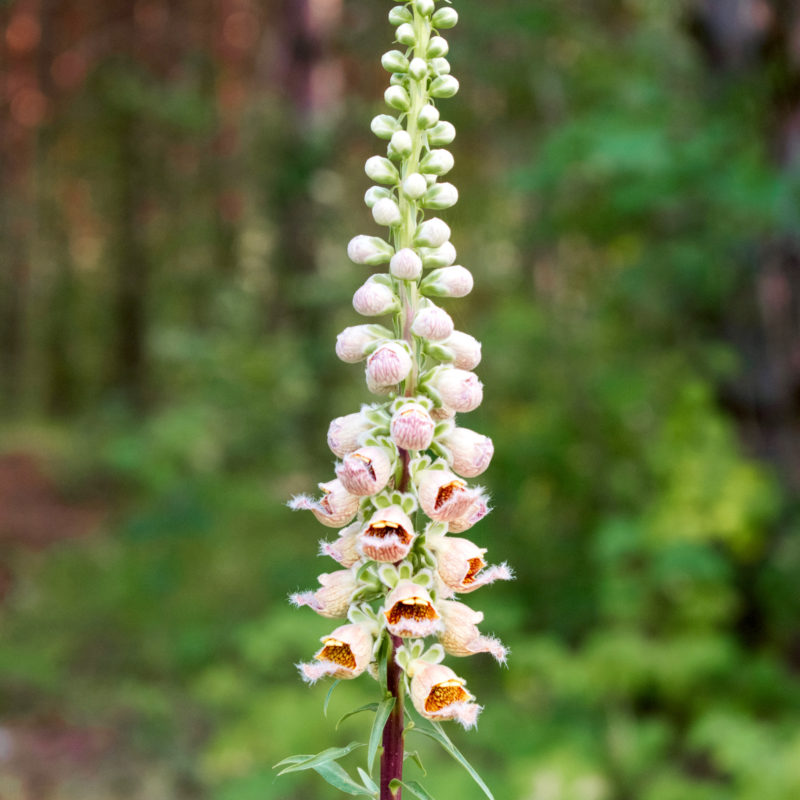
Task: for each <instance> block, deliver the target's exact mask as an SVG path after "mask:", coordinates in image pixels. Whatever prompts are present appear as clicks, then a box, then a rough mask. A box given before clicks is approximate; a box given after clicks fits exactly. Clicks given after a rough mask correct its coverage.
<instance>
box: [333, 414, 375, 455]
mask: <svg viewBox="0 0 800 800" xmlns="http://www.w3.org/2000/svg"><path fill="white" fill-rule="evenodd" d="M370 428H371V425H370V423H369V420H367V419H366V418H365V417H364V415H363V414H362V413H361V412H360V411H356V412H355V413H354V414H347V415H345V416H343V417H336V419H334V420H332V421H331V424H330V425H329V426H328V447H329V448H330V449H331V452H332V453H333V454H334V455H335V456H338V457H339V458H344V456H346V455H347V454H348V453H352V452H353V450H358V447H359V444H360V442H359V439H360V438H361V436H362V435H363V434H365V433H366V432H367V431H368V430H370Z"/></svg>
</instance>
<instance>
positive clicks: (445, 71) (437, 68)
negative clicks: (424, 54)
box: [430, 58, 450, 75]
mask: <svg viewBox="0 0 800 800" xmlns="http://www.w3.org/2000/svg"><path fill="white" fill-rule="evenodd" d="M430 66H431V71H432V72H433V73H434V75H449V74H450V62H449V61H448V60H447V59H446V58H432V59H431V60H430Z"/></svg>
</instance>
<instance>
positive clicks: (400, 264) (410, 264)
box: [389, 247, 422, 281]
mask: <svg viewBox="0 0 800 800" xmlns="http://www.w3.org/2000/svg"><path fill="white" fill-rule="evenodd" d="M389 271H390V272H391V273H392V275H394V277H395V278H400V279H402V280H404V281H415V280H417V278H419V276H420V275H422V259H421V258H420V257H419V256H418V255H417V254H416V253H415V252H414V251H413V250H412V249H411V248H409V247H404V248H403V249H402V250H398V251H397V252H396V253H395V254H394V255H393V256H392V260H391V261H390V262H389Z"/></svg>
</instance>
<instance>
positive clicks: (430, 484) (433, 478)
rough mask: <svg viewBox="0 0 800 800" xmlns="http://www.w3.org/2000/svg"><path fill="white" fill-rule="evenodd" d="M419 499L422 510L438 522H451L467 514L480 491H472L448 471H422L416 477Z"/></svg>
mask: <svg viewBox="0 0 800 800" xmlns="http://www.w3.org/2000/svg"><path fill="white" fill-rule="evenodd" d="M416 484H417V497H418V498H419V504H420V506H421V507H422V510H423V511H424V512H425V513H426V514H427V515H428V516H429V517H430V518H431V519H432V520H436V521H437V522H449V521H450V520H454V519H459V518H460V517H462V516H463V515H464V514H466V513H467V512H468V511H469V509H470V508H471V507H472V505H473V504H474V503H475V499H476V498H477V497H479V496H480V490H479V489H470V488H468V487H467V485H466V483H465V482H464V481H463V480H461V478H459V477H458V476H456V475H454V474H453V473H452V472H450V470H447V469H444V470H442V469H426V470H421V471H420V472H418V473H417V476H416Z"/></svg>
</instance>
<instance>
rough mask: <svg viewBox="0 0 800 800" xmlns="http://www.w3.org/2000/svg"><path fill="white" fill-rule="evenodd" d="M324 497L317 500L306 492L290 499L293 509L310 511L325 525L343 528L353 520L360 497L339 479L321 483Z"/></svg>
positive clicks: (290, 506)
mask: <svg viewBox="0 0 800 800" xmlns="http://www.w3.org/2000/svg"><path fill="white" fill-rule="evenodd" d="M319 488H320V489H322V498H321V499H320V500H319V501H317V500H314V499H313V498H312V497H309V496H308V495H305V494H300V495H297V496H296V497H293V498H292V499H291V500H290V501H289V508H291V509H292V510H293V511H310V512H311V513H312V514H313V515H314V516H315V517H316V518H317V519H318V520H319V521H320V522H321V523H322V524H323V525H327V526H328V527H329V528H341V527H342V525H347V524H348V523H349V522H351V521H352V519H353V517H354V516H355V515H356V512H357V511H358V504H359V499H358V497H356V496H355V495H351V494H350V493H349V492H348V491H347V490H346V489H345V488H344V486H343V485H342V482H341V481H339V480H334V481H328V482H327V483H320V484H319Z"/></svg>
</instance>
